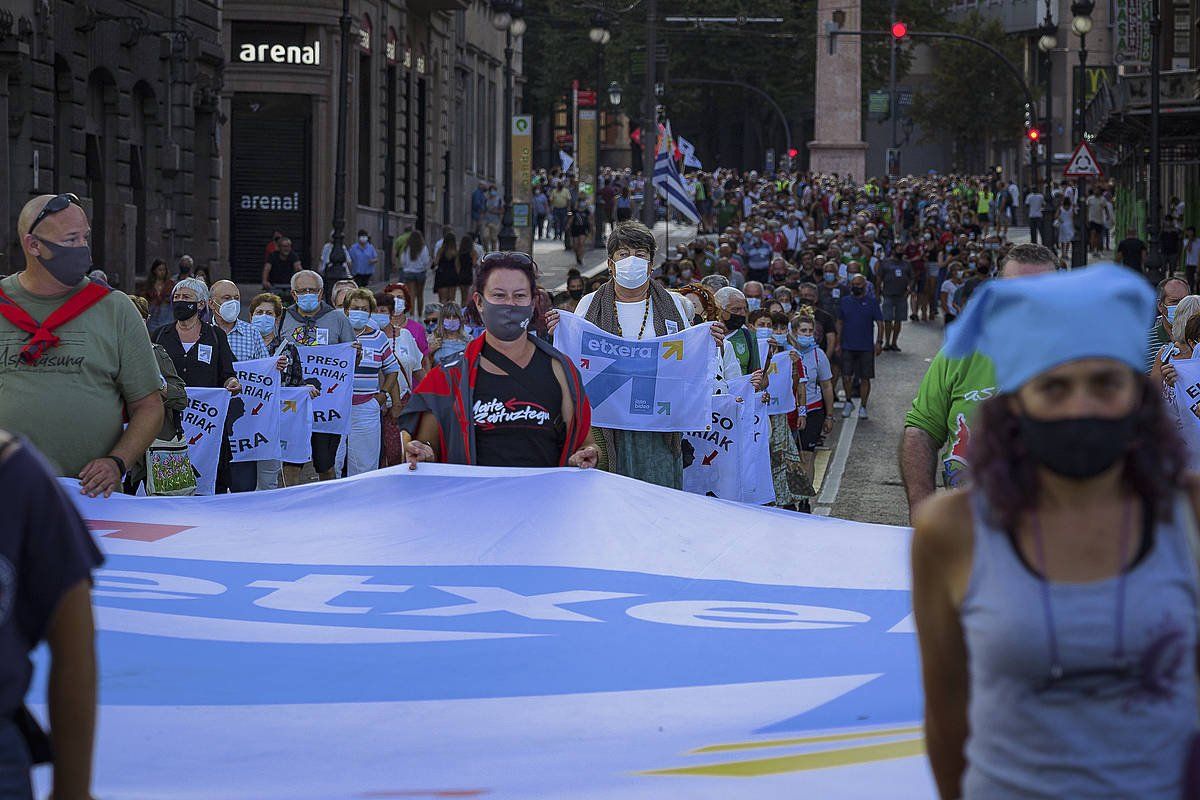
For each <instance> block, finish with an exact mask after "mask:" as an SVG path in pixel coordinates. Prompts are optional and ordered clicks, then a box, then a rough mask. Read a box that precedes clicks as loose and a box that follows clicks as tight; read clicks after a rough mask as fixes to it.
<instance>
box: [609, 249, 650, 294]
mask: <svg viewBox="0 0 1200 800" xmlns="http://www.w3.org/2000/svg"><path fill="white" fill-rule="evenodd" d="M613 268H614V269H615V271H616V278H617V285H618V286H621V287H622V288H625V289H636V288H638V287H639V286H642V285H644V284H645V283H646V280H647V279H648V278H649V277H650V262H649V261H647V260H646V259H644V258H642V257H641V256H629V257H628V258H622V259H621V260H620V261H617V262H615V263H614V264H613Z"/></svg>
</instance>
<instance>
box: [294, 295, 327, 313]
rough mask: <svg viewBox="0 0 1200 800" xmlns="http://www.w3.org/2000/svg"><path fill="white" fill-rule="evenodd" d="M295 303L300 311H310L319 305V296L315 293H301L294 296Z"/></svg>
mask: <svg viewBox="0 0 1200 800" xmlns="http://www.w3.org/2000/svg"><path fill="white" fill-rule="evenodd" d="M296 305H298V306H299V307H300V310H301V311H304V312H307V313H312V312H313V311H316V310H317V307H318V306H320V305H321V298H320V297H319V296H318V295H315V294H302V295H300V296H299V297H297V298H296Z"/></svg>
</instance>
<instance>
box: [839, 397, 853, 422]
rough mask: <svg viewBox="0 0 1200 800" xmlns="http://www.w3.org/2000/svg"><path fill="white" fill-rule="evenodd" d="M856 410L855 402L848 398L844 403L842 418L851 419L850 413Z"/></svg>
mask: <svg viewBox="0 0 1200 800" xmlns="http://www.w3.org/2000/svg"><path fill="white" fill-rule="evenodd" d="M853 411H854V403H852V402H850V401H849V400H847V401H846V402H845V403H843V404H842V419H850V414H851V413H852V412H853Z"/></svg>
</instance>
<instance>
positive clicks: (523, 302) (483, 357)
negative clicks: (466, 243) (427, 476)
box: [401, 252, 599, 469]
mask: <svg viewBox="0 0 1200 800" xmlns="http://www.w3.org/2000/svg"><path fill="white" fill-rule="evenodd" d="M536 292H537V283H536V267H535V265H534V263H533V261H532V260H531V259H530V258H529V256H527V255H525V254H524V253H504V252H496V253H489V254H488V255H486V256H485V257H484V258H483V260H482V261H480V262H479V267H478V269H477V270H476V271H475V291H474V297H473V300H474V311H475V313H476V314H477V315H478V317H479V318H481V319H482V321H483V325H484V329H485V330H484V333H483V335H482V336H480V337H478V338H476V339H475V340H474V341H472V342H471V343H470V344H468V345H467V349H466V350H465V351H464V353H463V356H462V358H460V359H457V360H455V361H453V362H450V363H447V364H445V365H439V366H435V367H434V368H433V369H431V370H430V372H429V374H428V375H427V376H426V377H425V379H424V380H423V381H421V383H420V385H419V386H417V388H416V390H415V391H414V392H413V396H412V399H411V400H410V401H409V404H408V405H407V406H406V407H405V415H404V417H402V418H401V424H402V425H403V426H404V427H405V428H407V429H408V430H410V431H414V432H415V433H414V438H413V440H412V441H411V442H410V443H409V444H408V446H407V451H406V454H407V458H408V463H409V467H410V468H412V469H416V466H417V463H418V462H421V461H442V462H445V463H450V464H479V465H481V466H493V467H499V466H504V467H563V466H573V467H582V468H585V469H586V468H589V467H594V466H596V463H597V460H598V458H599V452H598V451H597V449H596V447H595V445H594V444H593V442H592V435H591V416H592V411H591V406H590V405H589V404H588V399H587V395H586V394H584V392H583V381H582V379H581V378H580V376H579V372H578V371H577V370H576V368H575V365H574V364H572V363H571V360H570V359H569V358H567V357H566V356H564V355H563V354H562V353H560V352H559V351H557V350H555V349H554V348H553V347H552V346H551V345H549V344H547V343H546V342H545V341H544V340H543V339H541V338H540V337H537V336H534V335H532V331H533V330H534V328H535V327H536V321H535V320H534V316H535V294H536Z"/></svg>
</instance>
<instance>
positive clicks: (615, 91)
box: [608, 81, 621, 108]
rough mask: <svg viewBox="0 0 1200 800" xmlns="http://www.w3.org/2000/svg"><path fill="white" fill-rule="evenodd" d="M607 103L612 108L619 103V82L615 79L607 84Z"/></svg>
mask: <svg viewBox="0 0 1200 800" xmlns="http://www.w3.org/2000/svg"><path fill="white" fill-rule="evenodd" d="M608 103H609V105H611V106H612V107H613V108H616V107H617V106H619V105H621V84H619V83H617V82H616V81H613V82H612V83H610V84H609V85H608Z"/></svg>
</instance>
